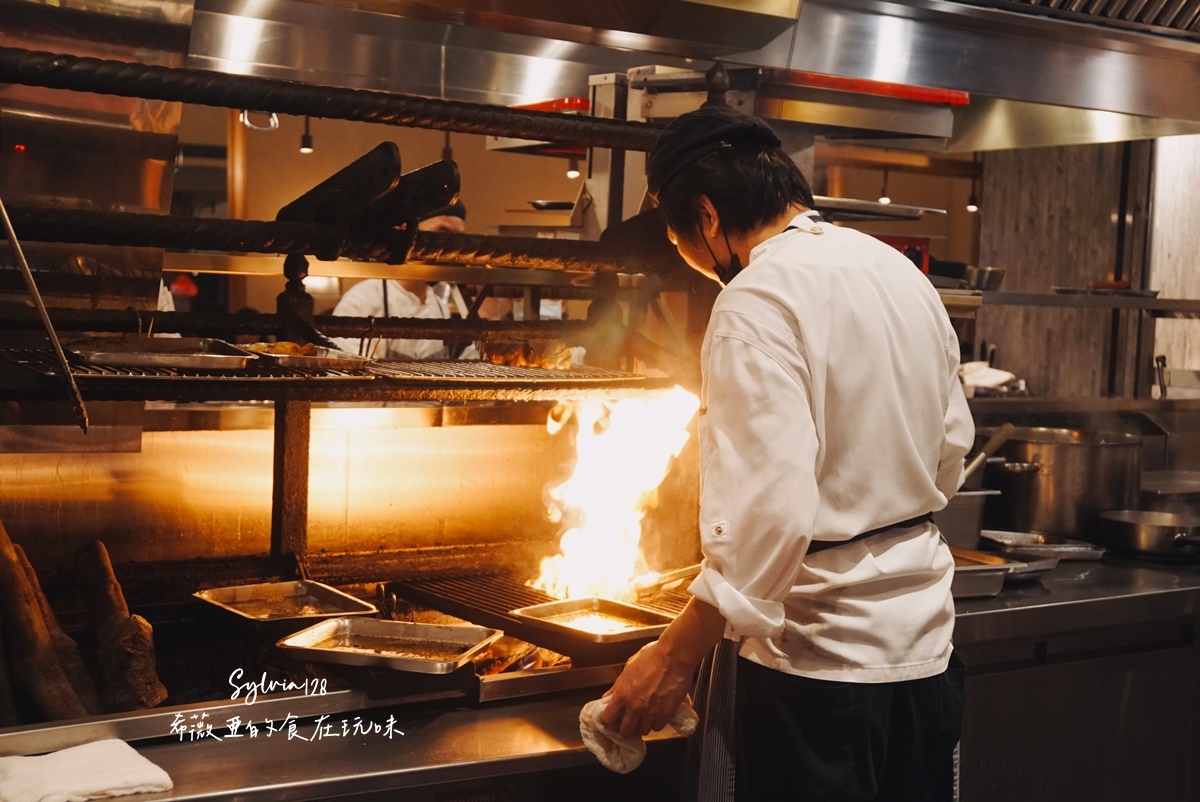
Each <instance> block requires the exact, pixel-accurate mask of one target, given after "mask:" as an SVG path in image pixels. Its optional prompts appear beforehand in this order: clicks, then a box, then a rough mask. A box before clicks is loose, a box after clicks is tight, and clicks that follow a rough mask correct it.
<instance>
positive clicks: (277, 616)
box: [192, 579, 378, 627]
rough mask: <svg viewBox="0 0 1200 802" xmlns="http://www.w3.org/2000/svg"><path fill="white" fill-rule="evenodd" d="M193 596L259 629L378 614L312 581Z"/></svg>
mask: <svg viewBox="0 0 1200 802" xmlns="http://www.w3.org/2000/svg"><path fill="white" fill-rule="evenodd" d="M192 595H193V596H195V597H196V598H197V599H199V600H200V601H202V602H206V603H208V604H211V605H213V606H214V607H216V608H218V609H220V610H223V611H225V612H227V613H230V614H232V615H234V616H236V617H238V618H239V619H241V620H242V621H245V622H249V623H252V624H256V625H259V626H271V627H274V626H282V625H284V624H288V625H291V624H296V625H299V626H302V627H303V626H308V625H309V624H311V623H313V622H315V621H322V620H324V619H326V618H333V617H337V616H349V615H374V614H375V613H377V612H378V610H377V609H376V607H375V605H373V604H370V603H368V602H365V601H362V600H361V599H356V598H354V597H353V596H351V595H350V594H348V593H343V592H342V591H340V590H338V589H337V588H334V587H330V586H329V585H325V584H322V583H321V582H314V581H313V580H311V579H304V580H296V581H293V582H264V583H261V584H257V585H234V586H232V587H227V588H210V589H209V590H201V591H197V592H196V593H193V594H192Z"/></svg>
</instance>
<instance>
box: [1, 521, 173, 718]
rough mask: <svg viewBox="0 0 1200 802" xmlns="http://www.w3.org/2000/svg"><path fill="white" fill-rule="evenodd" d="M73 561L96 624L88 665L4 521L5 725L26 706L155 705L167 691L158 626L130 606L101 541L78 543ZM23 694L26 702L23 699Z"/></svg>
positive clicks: (46, 711)
mask: <svg viewBox="0 0 1200 802" xmlns="http://www.w3.org/2000/svg"><path fill="white" fill-rule="evenodd" d="M75 568H76V573H77V575H78V578H79V584H80V587H81V589H82V590H83V594H84V597H85V598H86V600H87V605H88V610H89V612H90V614H91V619H92V625H93V627H94V628H95V631H96V643H97V650H96V651H97V657H96V660H95V665H93V666H92V667H91V670H89V667H88V666H87V664H86V663H85V662H84V659H83V655H82V654H81V652H80V650H79V647H78V645H77V644H76V643H75V641H74V640H73V639H72V638H71V637H70V636H69V635H67V633H65V632H64V631H63V630H62V628H61V627H60V626H59V623H58V619H57V617H56V616H55V614H54V611H53V610H52V609H51V607H50V604H49V603H48V602H47V600H46V596H45V594H44V593H43V592H42V587H41V583H40V582H39V581H38V577H37V574H35V573H34V570H33V567H32V566H31V565H30V564H29V560H27V559H26V557H25V552H24V551H23V550H22V549H21V547H20V546H19V545H17V544H15V543H13V542H12V540H11V539H10V538H9V536H8V532H7V531H6V530H5V529H4V526H3V524H0V631H2V632H3V636H4V637H3V638H2V639H0V726H5V727H6V726H12V725H15V724H17V723H20V722H19V721H18V713H19V712H20V711H21V710H22V709H32V710H33V711H36V714H37V715H40V716H41V717H42V718H43V719H44V720H47V721H56V720H61V719H74V718H83V717H85V716H92V715H98V714H100V713H117V712H124V711H129V710H139V709H143V708H147V707H153V706H155V705H157V704H159V703H160V702H162V701H163V700H164V699H165V698H166V696H167V691H166V688H164V687H163V685H162V683H161V682H159V681H158V672H157V667H156V664H155V657H154V635H153V631H152V630H151V627H150V624H149V623H148V622H147V621H146V620H145V619H144V618H142V617H141V616H138V615H130V614H129V607H128V605H126V603H125V596H124V594H123V593H122V591H121V586H120V584H119V583H118V582H117V578H116V576H115V574H114V573H113V568H112V563H111V562H110V561H109V558H108V552H107V550H106V549H105V548H104V544H103V543H100V542H99V541H94V542H92V543H89V544H87V545H85V546H83V547H81V548H80V549H79V550H78V552H76V554H75ZM21 698H24V699H27V700H28V703H27V704H25V705H18V704H17V700H18V699H21Z"/></svg>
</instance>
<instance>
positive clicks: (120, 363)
mask: <svg viewBox="0 0 1200 802" xmlns="http://www.w3.org/2000/svg"><path fill="white" fill-rule="evenodd" d="M66 351H67V353H69V354H71V355H72V356H74V357H75V358H76V359H78V360H79V361H80V362H83V363H85V364H89V365H92V364H96V365H112V366H115V367H146V368H196V369H200V370H227V369H231V368H233V369H237V368H244V367H246V365H247V364H248V363H249V362H251V361H252V360H253V361H257V359H258V357H256V356H255V355H254V354H252V353H250V352H249V351H246V350H243V349H241V348H238V347H237V346H236V345H230V344H229V343H227V342H225V341H224V340H215V339H212V338H211V337H136V338H116V337H105V338H96V339H92V340H85V341H83V342H76V343H70V344H68V345H67V346H66Z"/></svg>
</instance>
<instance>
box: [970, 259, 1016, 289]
mask: <svg viewBox="0 0 1200 802" xmlns="http://www.w3.org/2000/svg"><path fill="white" fill-rule="evenodd" d="M1006 272H1008V271H1007V270H1005V269H1004V268H1003V267H979V266H977V265H967V267H966V270H965V271H964V272H963V278H965V279H966V281H967V288H968V289H972V290H998V289H1000V284H1001V283H1002V282H1003V281H1004V274H1005V273H1006Z"/></svg>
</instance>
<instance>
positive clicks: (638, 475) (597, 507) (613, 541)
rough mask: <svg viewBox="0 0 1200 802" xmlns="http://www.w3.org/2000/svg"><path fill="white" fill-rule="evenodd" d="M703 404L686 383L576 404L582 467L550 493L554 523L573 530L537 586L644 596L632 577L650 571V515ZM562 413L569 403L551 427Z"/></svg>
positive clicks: (574, 593) (569, 592) (570, 592)
mask: <svg viewBox="0 0 1200 802" xmlns="http://www.w3.org/2000/svg"><path fill="white" fill-rule="evenodd" d="M699 406H700V402H699V400H698V399H697V398H696V396H695V395H693V394H692V393H689V392H688V391H687V390H684V389H683V388H681V387H675V388H674V389H673V390H671V391H670V392H669V393H666V394H664V395H660V396H655V397H653V398H645V399H642V398H638V399H623V400H618V401H608V402H601V401H597V400H584V401H579V402H576V403H575V405H574V407H573V410H570V411H571V412H573V414H574V416H575V418H576V421H577V422H578V424H579V429H578V434H577V435H576V440H575V448H576V463H575V469H574V471H573V473H572V474H571V476H570V477H569V478H568V479H567V480H566V481H565V482H563V483H562V484H559V485H555V486H553V487H550V488H549V489H548V490H547V509H548V512H549V514H550V516H551V520H554V521H560V522H562V524H563V527H564V529H565V531H564V532H563V535H562V538H561V540H560V541H559V549H560V552H561V553H560V554H556V555H554V556H553V557H548V558H546V559H545V560H542V565H541V575H540V576H538V578H537V579H535V580H533V581H532V582H530V583H529V584H530V585H532V586H533V587H535V588H538V589H539V590H543V591H545V592H546V593H548V594H550V595H551V596H554V597H556V598H559V599H567V598H579V597H584V596H601V597H604V598H609V599H622V598H626V599H628V598H633V597H634V596H635V595H636V593H635V591H634V590H633V587H632V582H633V580H634V579H635V578H636V577H637V576H639V575H641V574H644V573H645V572H646V571H647V566H646V562H645V559H644V558H643V556H642V552H641V548H640V541H641V536H642V518H643V516H644V515H645V514H646V510H648V509H650V508H651V507H652V506H653V505H654V504H655V502H656V491H657V489H658V486H659V484H660V483H661V482H662V480H663V478H664V477H665V476H666V475H667V470H668V469H669V468H670V466H671V460H673V459H674V458H675V457H677V456H678V455H679V452H680V451H682V450H683V447H684V445H685V444H686V443H687V441H688V437H689V434H688V430H687V427H688V423H689V422H690V421H691V419H692V417H693V416H694V415H695V414H696V410H697V409H698V408H699ZM562 413H563V407H562V406H561V405H560V407H559V408H558V409H557V410H556V411H555V412H553V413H551V415H550V419H549V421H548V422H547V426H548V428H549V429H550V431H551V432H554V431H556V430H557V429H558V428H561V426H562V425H563V423H564V422H565V420H566V419H567V415H566V414H562Z"/></svg>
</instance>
